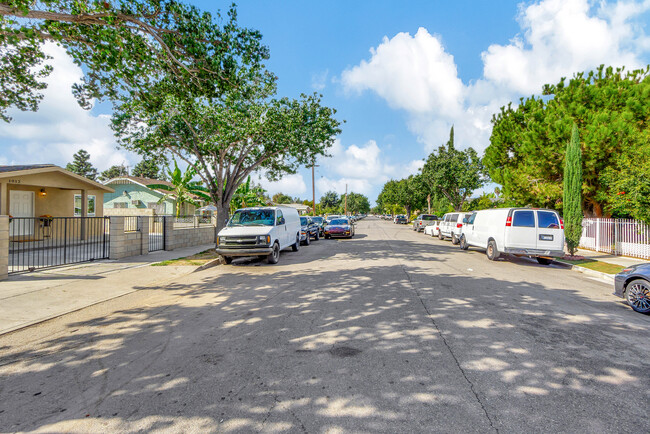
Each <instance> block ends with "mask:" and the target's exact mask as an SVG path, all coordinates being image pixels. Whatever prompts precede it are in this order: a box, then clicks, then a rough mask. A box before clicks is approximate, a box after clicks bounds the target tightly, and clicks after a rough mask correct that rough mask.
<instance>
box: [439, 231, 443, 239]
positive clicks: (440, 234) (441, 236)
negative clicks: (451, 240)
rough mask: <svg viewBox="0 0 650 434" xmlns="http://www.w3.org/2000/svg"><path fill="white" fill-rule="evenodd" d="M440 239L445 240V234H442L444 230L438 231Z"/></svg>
mask: <svg viewBox="0 0 650 434" xmlns="http://www.w3.org/2000/svg"><path fill="white" fill-rule="evenodd" d="M438 239H439V240H444V239H445V236H444V235H443V234H442V231H438Z"/></svg>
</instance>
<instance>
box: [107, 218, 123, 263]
mask: <svg viewBox="0 0 650 434" xmlns="http://www.w3.org/2000/svg"><path fill="white" fill-rule="evenodd" d="M108 235H109V237H110V241H109V244H108V246H109V247H108V248H109V253H108V258H109V259H120V258H123V257H124V255H125V252H126V246H125V245H124V242H125V240H126V236H125V235H124V216H111V217H110V220H109V229H108Z"/></svg>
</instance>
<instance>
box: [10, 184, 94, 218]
mask: <svg viewBox="0 0 650 434" xmlns="http://www.w3.org/2000/svg"><path fill="white" fill-rule="evenodd" d="M77 187H78V186H77ZM41 188H43V189H44V190H45V193H46V194H45V196H41V195H40V191H41ZM13 190H20V191H33V192H34V217H38V216H41V215H46V214H47V215H51V216H52V217H72V216H74V196H75V194H81V190H79V189H77V190H62V189H60V188H55V187H41V186H32V185H23V184H8V185H7V197H6V200H7V202H6V204H7V212H9V210H10V209H11V208H10V203H9V198H10V196H11V193H10V192H11V191H13ZM86 194H87V195H88V196H91V195H92V196H95V216H94V217H102V216H103V215H104V214H103V213H104V205H103V203H104V192H103V191H101V190H86Z"/></svg>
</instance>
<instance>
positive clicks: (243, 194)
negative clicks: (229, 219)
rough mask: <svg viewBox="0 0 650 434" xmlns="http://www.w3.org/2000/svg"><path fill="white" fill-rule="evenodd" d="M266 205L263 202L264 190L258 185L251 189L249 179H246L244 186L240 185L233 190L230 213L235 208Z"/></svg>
mask: <svg viewBox="0 0 650 434" xmlns="http://www.w3.org/2000/svg"><path fill="white" fill-rule="evenodd" d="M258 205H266V201H265V200H264V189H263V188H262V187H260V186H258V185H253V186H252V187H251V177H250V176H249V177H248V179H246V182H245V183H244V184H240V185H239V187H237V190H235V194H234V195H233V196H232V200H231V202H230V208H231V209H230V211H231V212H234V211H235V210H236V209H237V208H239V207H241V208H246V207H249V206H258Z"/></svg>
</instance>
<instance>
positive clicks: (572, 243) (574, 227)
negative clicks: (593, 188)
mask: <svg viewBox="0 0 650 434" xmlns="http://www.w3.org/2000/svg"><path fill="white" fill-rule="evenodd" d="M563 205H564V236H565V238H566V244H567V247H568V249H569V254H571V255H574V254H575V252H576V249H577V248H578V244H580V237H581V236H582V150H581V149H580V135H579V134H578V126H577V125H576V124H575V123H574V124H573V129H572V131H571V140H570V141H569V143H568V144H567V148H566V155H565V158H564V197H563Z"/></svg>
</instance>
